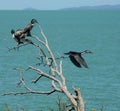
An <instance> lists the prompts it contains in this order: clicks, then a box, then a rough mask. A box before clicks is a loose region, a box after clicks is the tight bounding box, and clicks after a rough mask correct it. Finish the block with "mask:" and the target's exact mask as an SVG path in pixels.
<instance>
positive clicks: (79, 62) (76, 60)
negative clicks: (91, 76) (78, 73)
mask: <svg viewBox="0 0 120 111" xmlns="http://www.w3.org/2000/svg"><path fill="white" fill-rule="evenodd" d="M87 53H92V52H91V51H89V50H85V51H83V52H74V51H69V52H67V53H64V54H65V55H69V58H70V60H71V62H72V63H73V64H74V65H75V66H76V67H79V68H81V67H82V66H84V67H85V68H88V65H87V63H86V61H85V60H84V58H83V57H82V55H83V54H87Z"/></svg>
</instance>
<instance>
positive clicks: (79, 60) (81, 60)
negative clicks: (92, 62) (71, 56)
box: [75, 54, 88, 68]
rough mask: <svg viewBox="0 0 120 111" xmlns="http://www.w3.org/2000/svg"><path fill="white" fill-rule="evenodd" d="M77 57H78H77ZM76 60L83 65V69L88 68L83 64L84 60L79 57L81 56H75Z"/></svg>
mask: <svg viewBox="0 0 120 111" xmlns="http://www.w3.org/2000/svg"><path fill="white" fill-rule="evenodd" d="M77 56H79V57H77ZM75 57H76V60H77V61H78V63H79V64H81V65H83V66H84V67H85V68H88V65H87V63H86V62H85V60H84V58H83V57H82V56H81V54H79V55H76V56H75Z"/></svg>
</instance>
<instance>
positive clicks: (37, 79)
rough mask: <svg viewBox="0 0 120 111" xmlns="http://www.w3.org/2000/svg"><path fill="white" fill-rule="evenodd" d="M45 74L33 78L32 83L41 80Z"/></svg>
mask: <svg viewBox="0 0 120 111" xmlns="http://www.w3.org/2000/svg"><path fill="white" fill-rule="evenodd" d="M42 77H43V76H42V75H40V76H39V77H37V78H36V79H35V80H32V83H36V82H37V81H39V79H40V78H42Z"/></svg>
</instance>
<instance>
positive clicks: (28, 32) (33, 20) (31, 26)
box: [24, 19, 38, 36]
mask: <svg viewBox="0 0 120 111" xmlns="http://www.w3.org/2000/svg"><path fill="white" fill-rule="evenodd" d="M35 23H38V22H37V20H36V19H32V20H31V22H30V23H29V24H28V25H27V26H26V27H25V28H24V33H25V34H26V36H31V30H32V28H33V26H34V25H35Z"/></svg>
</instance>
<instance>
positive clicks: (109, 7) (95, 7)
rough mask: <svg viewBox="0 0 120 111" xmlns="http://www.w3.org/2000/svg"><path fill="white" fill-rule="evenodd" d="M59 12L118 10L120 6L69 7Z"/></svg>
mask: <svg viewBox="0 0 120 111" xmlns="http://www.w3.org/2000/svg"><path fill="white" fill-rule="evenodd" d="M61 10H120V4H119V5H100V6H81V7H71V8H64V9H61Z"/></svg>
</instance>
